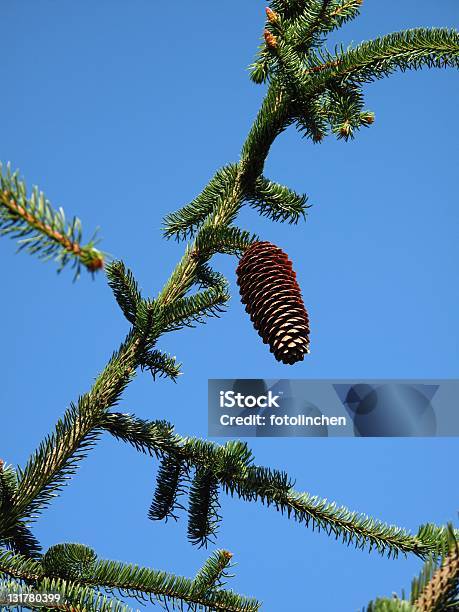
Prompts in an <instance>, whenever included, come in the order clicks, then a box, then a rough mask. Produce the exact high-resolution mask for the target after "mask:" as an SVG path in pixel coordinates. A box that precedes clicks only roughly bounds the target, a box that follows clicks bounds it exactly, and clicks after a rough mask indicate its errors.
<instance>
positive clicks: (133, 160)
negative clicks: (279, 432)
mask: <svg viewBox="0 0 459 612" xmlns="http://www.w3.org/2000/svg"><path fill="white" fill-rule="evenodd" d="M263 22H264V4H263V3H262V2H259V1H255V0H254V1H253V2H247V1H246V0H245V1H243V0H232V1H231V2H210V1H208V0H203V1H201V2H195V3H188V2H187V3H185V2H183V1H182V2H180V1H178V2H170V3H156V2H147V1H146V0H136V1H135V2H121V1H119V0H110V2H108V1H101V2H92V1H89V0H81V1H80V2H70V1H69V0H65V1H61V2H55V1H51V0H41V1H40V2H27V1H25V0H15V1H13V0H4V2H3V3H2V49H3V61H2V96H1V103H0V108H1V112H2V130H1V137H0V159H2V160H3V161H7V160H10V161H11V163H12V165H13V167H18V168H20V170H21V173H22V174H23V175H24V177H25V178H26V180H27V181H28V183H29V184H30V185H32V184H38V185H39V187H40V188H41V189H43V190H44V191H45V193H46V194H47V196H48V197H49V199H50V200H51V201H52V202H53V203H54V204H55V205H56V206H60V205H62V206H63V207H64V208H65V210H66V213H67V215H68V216H71V215H73V214H77V215H78V216H79V217H80V218H81V219H82V221H83V227H84V228H86V235H87V236H88V237H89V235H90V233H91V232H92V230H93V228H94V227H96V226H100V227H101V236H102V237H103V239H104V240H103V243H102V247H103V248H104V249H105V250H107V251H109V252H110V253H112V254H113V255H114V256H116V257H118V258H122V259H123V260H124V261H125V262H126V264H127V265H128V266H129V267H131V268H132V270H133V271H134V273H135V275H136V277H137V278H138V280H139V282H140V284H141V285H142V287H143V289H144V292H145V293H146V294H147V295H150V296H153V295H155V293H156V292H157V291H158V290H159V289H160V288H161V287H162V284H163V283H164V281H165V280H166V279H167V277H168V275H169V274H170V272H171V270H172V269H173V267H174V265H175V263H176V262H177V260H178V258H179V256H180V255H181V253H182V250H183V245H177V244H175V243H172V242H170V243H168V242H166V241H165V240H163V239H162V237H161V232H160V227H161V220H162V218H163V216H164V215H165V214H166V213H167V212H169V211H171V210H175V209H177V208H178V207H180V206H181V205H183V204H184V203H186V202H187V201H189V200H190V199H191V198H192V197H194V195H195V194H196V193H197V192H198V191H199V190H200V189H201V188H202V187H203V186H204V185H205V183H206V182H207V180H208V179H209V178H210V176H211V175H212V174H213V172H214V171H215V170H216V169H217V168H218V167H220V166H221V165H223V164H225V163H227V162H230V161H235V160H237V158H238V154H239V150H240V146H241V144H242V142H243V140H244V138H245V135H246V133H247V131H248V129H249V126H250V124H251V122H252V120H253V118H254V116H255V113H256V111H257V109H258V107H259V104H260V101H261V99H262V96H263V88H262V87H258V86H255V85H253V84H252V83H251V82H250V81H249V79H248V76H247V72H246V66H247V65H248V64H249V63H250V62H251V61H252V58H253V56H254V53H255V50H256V47H257V45H258V42H259V37H260V34H261V31H262V27H263ZM458 25H459V7H458V5H457V0H442V1H441V2H428V1H426V0H405V1H404V2H397V1H396V0H387V1H386V2H369V1H368V2H366V3H365V4H364V7H363V10H362V16H361V18H360V19H359V20H358V21H355V22H352V23H350V24H348V25H346V26H345V27H344V28H343V30H342V31H341V32H340V33H339V36H334V37H333V41H332V42H333V44H334V43H335V42H338V41H343V42H344V43H345V44H347V43H349V42H352V41H353V42H360V41H361V40H363V39H366V38H370V37H374V36H377V35H380V34H384V33H387V32H392V31H395V30H399V29H402V28H406V27H415V26H447V27H457V26H458ZM366 92H367V96H366V99H367V106H368V108H369V109H371V110H374V111H375V112H376V123H375V125H374V126H373V127H372V128H371V129H368V130H364V131H363V132H361V133H360V135H359V136H358V138H357V139H356V141H354V142H352V143H348V144H346V143H343V142H336V141H334V140H332V139H328V140H327V141H326V142H325V143H324V144H322V145H320V146H313V145H312V144H311V143H310V142H309V141H305V140H302V139H301V138H300V137H299V135H298V134H297V133H296V131H295V130H294V129H291V130H289V131H287V132H286V133H285V134H283V135H282V136H281V137H280V138H279V140H278V141H277V142H276V143H275V146H274V147H273V150H272V153H271V155H270V157H269V160H268V163H267V168H266V174H267V175H268V176H269V177H270V178H272V179H274V180H278V181H281V182H283V183H286V184H288V185H289V186H291V187H292V188H294V189H296V190H297V191H299V192H302V191H304V192H306V193H308V194H309V196H310V203H312V204H313V208H312V209H311V210H310V214H309V217H308V219H307V222H306V223H304V224H302V225H299V226H297V227H291V226H289V225H279V224H274V223H271V222H269V221H266V220H262V219H261V218H260V217H259V216H258V215H257V214H256V213H255V212H254V211H252V210H250V209H248V210H244V211H243V213H242V214H241V216H240V218H239V220H238V223H239V224H240V225H242V226H243V227H245V228H246V229H249V230H252V231H256V232H258V233H259V234H260V235H261V236H262V237H263V238H264V239H267V240H271V241H274V242H276V243H277V244H279V245H280V246H282V247H283V248H284V249H285V250H286V251H287V252H288V253H289V255H290V256H291V258H292V259H293V261H294V266H295V269H296V271H297V273H298V279H299V282H300V283H301V286H302V288H303V294H304V298H305V302H306V305H307V307H308V309H309V312H310V317H311V325H312V345H311V348H312V353H311V355H310V356H309V357H308V358H307V359H306V360H305V361H304V362H303V363H300V364H298V365H296V366H294V367H289V366H283V365H282V364H279V363H277V362H275V361H274V360H273V358H272V356H271V355H270V353H269V352H268V351H267V349H266V346H265V345H263V344H262V343H261V342H260V341H259V337H258V336H257V334H256V333H255V332H254V330H253V328H252V327H251V324H250V321H249V320H248V317H247V316H246V315H245V313H244V311H243V308H242V306H241V304H240V302H239V299H238V296H237V292H236V287H235V282H234V281H235V274H234V269H235V265H236V262H235V260H234V259H231V258H229V257H222V256H221V257H218V258H216V261H215V264H216V266H217V267H218V268H219V269H220V270H221V271H223V272H224V273H225V274H226V275H227V276H228V277H229V279H230V281H231V285H232V292H233V296H234V299H233V300H232V301H231V305H230V308H229V311H228V313H227V314H225V315H224V316H223V317H222V319H220V320H212V321H210V322H209V323H208V324H207V325H206V326H202V327H200V328H198V329H194V330H186V331H184V332H180V333H176V334H171V335H169V336H166V337H164V338H163V339H162V341H161V348H163V349H164V350H166V351H168V352H171V353H172V354H176V355H177V357H178V359H179V360H180V361H182V362H183V363H184V375H183V376H182V377H181V379H180V382H179V384H177V385H174V384H173V383H171V382H168V381H160V382H156V383H153V382H152V380H151V379H150V377H149V376H148V375H147V374H143V375H139V376H138V378H137V379H136V380H135V382H134V383H133V384H132V385H131V387H130V388H129V389H128V391H127V393H125V395H124V397H123V400H122V402H121V404H120V407H119V408H120V410H122V411H125V412H136V413H137V414H138V415H139V416H141V417H144V418H152V419H156V418H165V419H168V420H170V421H172V422H173V423H174V424H175V425H176V427H177V431H178V432H180V433H182V434H190V435H198V436H205V435H206V428H207V407H206V388H207V379H208V378H212V377H213V378H220V377H227V378H239V377H246V378H282V377H295V378H309V377H311V378H318V377H324V378H330V377H336V378H346V377H349V378H352V377H357V378H362V377H372V378H379V377H401V378H405V377H406V378H416V377H419V378H422V377H428V378H441V377H444V378H448V377H458V374H459V371H458V365H459V350H458V347H459V343H458V337H459V315H458V313H459V288H458V282H457V261H458V258H459V252H458V251H459V247H458V245H459V240H458V238H459V229H458V228H459V209H458V206H457V167H458V161H459V160H458V139H459V124H458V122H457V120H456V118H457V100H458V96H459V73H458V72H457V71H452V70H449V71H447V70H435V71H427V70H425V71H422V72H418V73H406V74H397V75H395V76H393V77H391V78H390V79H388V80H384V81H379V82H377V83H375V84H372V85H369V86H367V87H366ZM0 257H1V259H2V264H3V265H2V300H1V311H2V347H3V350H2V351H1V356H0V360H1V372H2V384H1V386H0V401H1V450H0V456H1V457H2V458H3V459H4V460H6V461H7V462H9V463H13V464H20V465H23V464H24V463H25V461H26V459H27V457H28V456H29V454H30V453H31V452H32V451H33V450H34V449H35V448H36V446H37V445H38V444H39V442H40V440H41V439H42V438H43V437H44V436H45V435H46V433H47V432H48V431H49V430H50V429H51V428H52V426H53V425H54V423H55V421H56V420H57V418H58V417H59V416H61V415H62V414H63V412H64V410H65V408H66V407H67V406H68V405H69V402H70V401H72V400H76V399H77V398H78V395H79V394H81V393H82V392H84V391H86V390H87V389H88V388H89V387H90V385H91V383H92V381H93V380H94V377H95V376H96V374H97V373H98V372H100V370H101V369H102V368H103V366H104V364H105V362H106V361H107V359H108V357H109V356H110V354H111V352H112V351H113V349H114V348H115V347H117V346H118V345H119V343H120V342H121V340H122V339H123V337H124V335H125V334H126V332H127V330H128V326H127V323H126V322H125V321H124V320H123V317H122V315H121V313H120V311H119V309H118V307H117V305H116V303H115V301H114V299H113V297H112V295H111V291H110V290H109V288H108V287H107V285H106V283H105V281H104V277H103V276H102V275H99V276H98V277H97V279H96V280H95V281H92V280H91V278H90V277H89V276H88V275H83V277H82V278H81V280H80V281H79V282H78V283H76V284H72V274H71V271H70V270H68V271H65V272H64V273H63V274H62V275H61V276H57V275H56V272H55V266H54V265H53V264H49V263H48V264H43V263H40V262H39V261H37V260H36V259H33V258H31V257H29V256H27V255H25V254H21V255H15V246H14V243H13V242H12V241H10V240H7V239H2V240H0ZM250 444H251V446H252V447H253V449H254V451H255V455H256V460H257V462H258V463H259V464H262V465H270V466H273V467H277V468H282V469H286V470H288V472H289V473H290V474H291V475H292V476H294V477H295V478H296V479H297V482H296V486H297V488H299V489H302V490H307V491H310V492H312V493H314V494H317V495H319V496H323V497H327V498H328V499H334V500H336V501H337V502H339V503H340V504H345V505H347V506H348V507H350V508H352V509H356V510H359V511H362V512H366V513H368V514H370V515H373V516H376V517H378V518H380V519H383V520H385V521H388V522H390V523H394V524H398V525H401V526H404V527H407V528H409V529H412V530H416V529H417V527H418V526H419V524H421V523H424V522H427V521H433V522H437V523H445V522H447V521H450V520H455V519H456V517H457V511H458V509H459V490H458V488H457V486H451V479H452V478H453V475H452V473H453V470H455V469H456V466H457V456H458V450H459V440H457V439H450V440H447V439H438V440H437V439H417V440H416V439H415V440H412V439H410V440H404V439H398V440H397V439H396V440H392V439H388V440H383V439H343V440H339V439H333V438H330V439H310V438H305V439H273V438H267V439H258V440H251V441H250ZM155 471H156V464H155V462H154V461H152V460H151V459H148V458H146V457H145V456H143V455H140V454H137V453H136V452H135V451H134V450H133V449H131V448H130V447H127V446H123V445H122V444H120V443H118V442H116V441H114V440H112V439H110V438H109V437H108V436H105V437H104V438H103V440H102V442H101V443H100V444H99V445H98V447H97V449H96V450H94V451H92V452H91V454H90V456H89V458H88V459H87V460H86V461H85V462H84V463H83V464H82V465H81V469H80V470H79V472H78V474H77V476H76V477H75V479H74V480H73V482H72V485H71V486H70V487H68V488H67V489H66V490H65V491H64V493H63V495H62V496H61V497H60V498H59V499H57V500H56V501H55V503H53V505H52V506H51V507H50V509H49V510H48V511H47V512H46V513H45V514H44V515H43V518H41V519H40V520H39V521H38V522H37V524H36V527H35V533H36V534H37V535H38V536H39V538H40V539H41V541H42V542H43V544H44V546H45V547H47V546H49V545H51V544H54V543H57V542H65V541H79V542H83V543H86V544H88V545H90V546H92V547H94V548H95V549H96V551H97V552H98V553H99V555H100V556H102V557H106V558H113V559H120V560H124V561H132V562H137V563H140V564H145V565H150V566H152V567H155V568H160V569H164V570H167V571H173V572H175V573H180V574H184V575H187V576H191V575H193V574H194V573H195V572H196V570H197V569H198V567H199V566H200V564H201V563H202V562H203V560H204V558H205V557H206V556H207V554H208V553H206V551H202V550H196V549H195V548H193V547H192V546H191V544H189V543H188V542H187V540H186V517H185V516H184V517H183V519H182V520H181V521H180V522H179V523H178V524H175V523H172V522H169V523H168V524H167V525H164V524H161V523H152V522H151V521H149V520H148V519H147V509H148V506H149V504H150V500H151V495H152V491H153V487H154V476H155ZM222 506H223V514H224V522H223V526H222V529H221V532H220V537H219V540H218V542H217V546H218V547H223V548H227V549H229V550H231V551H232V552H233V553H234V554H235V560H236V561H237V562H238V566H237V569H236V571H237V577H236V578H235V579H234V580H233V581H232V583H231V587H232V588H234V589H236V590H237V591H239V592H241V593H246V594H253V595H255V596H257V597H258V598H260V599H261V600H263V601H264V603H265V605H264V608H263V609H264V610H266V611H268V612H281V611H283V610H290V609H295V610H301V611H303V610H314V611H318V612H332V611H333V612H336V611H337V610H343V611H344V610H348V611H350V612H355V611H356V610H358V609H360V608H361V607H362V606H363V605H364V604H366V603H367V601H368V600H369V599H371V598H373V597H375V596H377V595H390V594H391V593H392V592H393V591H400V589H401V588H402V587H406V588H408V587H409V583H410V580H411V577H412V575H413V574H414V573H415V572H416V571H417V570H418V569H419V567H420V563H419V561H417V560H416V559H403V558H401V559H400V560H398V561H388V560H386V559H384V558H379V557H378V556H376V555H374V554H372V555H371V556H369V555H368V553H366V552H359V551H355V550H353V549H347V548H346V547H345V546H343V545H342V544H341V543H339V542H335V541H334V540H332V539H328V538H327V537H326V536H323V535H320V534H316V533H313V532H312V531H310V530H308V529H306V528H305V527H304V526H299V525H297V524H295V523H293V522H289V521H288V520H287V519H286V518H284V517H282V516H280V515H278V514H276V512H275V511H274V510H267V509H266V508H264V507H262V506H260V505H257V504H248V503H245V502H242V501H239V500H232V499H228V498H225V497H223V498H222Z"/></svg>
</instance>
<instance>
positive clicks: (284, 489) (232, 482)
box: [103, 413, 447, 558]
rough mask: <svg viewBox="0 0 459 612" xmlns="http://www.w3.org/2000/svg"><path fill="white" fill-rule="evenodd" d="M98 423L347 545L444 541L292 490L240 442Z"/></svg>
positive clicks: (119, 420)
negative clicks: (210, 439)
mask: <svg viewBox="0 0 459 612" xmlns="http://www.w3.org/2000/svg"><path fill="white" fill-rule="evenodd" d="M103 428H104V429H106V430H107V431H108V432H109V433H111V434H112V435H114V436H115V437H116V438H118V439H120V440H122V441H124V442H128V443H130V444H132V445H133V446H134V447H135V448H136V449H137V450H139V451H141V452H144V453H147V454H149V455H153V456H157V457H163V456H170V457H176V458H177V460H180V461H185V462H187V463H188V464H189V466H190V467H194V468H199V469H201V470H207V471H211V472H212V473H213V474H214V476H215V477H216V479H217V480H218V482H219V483H220V485H221V487H222V488H223V489H224V490H225V491H226V492H227V493H230V494H231V495H234V494H236V495H237V496H238V497H240V498H241V499H244V500H246V501H261V502H262V503H264V504H266V505H267V506H274V507H275V508H276V509H277V510H278V511H280V512H281V513H282V514H283V513H286V514H287V516H288V517H289V518H293V519H294V520H296V521H298V522H300V523H304V524H305V525H306V526H312V527H313V529H323V530H324V531H325V532H326V533H327V534H329V535H334V536H335V537H336V539H341V540H342V541H343V542H344V543H346V544H348V545H349V544H353V545H354V546H355V547H357V548H361V549H365V548H367V549H369V550H372V549H376V550H377V551H378V552H379V553H380V554H387V555H388V556H393V557H395V556H397V555H398V554H399V553H403V554H409V553H412V554H415V555H417V556H418V557H420V558H425V557H427V556H429V555H431V554H439V552H440V551H441V550H442V547H444V546H446V536H447V532H446V531H445V530H443V529H440V528H438V529H435V528H434V527H432V526H426V527H423V528H420V530H419V532H418V534H417V535H412V534H410V533H409V532H408V531H406V530H404V529H402V528H399V527H396V526H393V525H387V524H385V523H383V522H381V521H378V520H375V519H372V518H370V517H368V516H366V515H363V514H359V513H357V512H352V511H350V510H348V509H347V508H345V507H339V506H337V505H336V504H334V503H330V502H327V501H326V500H323V499H320V498H318V497H316V496H312V495H310V494H308V493H300V492H297V491H295V490H294V489H293V487H292V484H291V482H290V480H289V479H288V477H287V476H286V475H285V474H283V473H281V472H278V471H276V470H270V469H268V468H263V467H259V466H256V465H254V464H253V457H252V454H251V451H250V450H249V449H248V448H247V445H246V444H245V443H242V442H240V443H235V442H231V443H228V444H226V445H224V446H221V445H219V444H215V443H212V442H204V441H202V440H199V439H196V438H187V437H181V436H179V435H177V434H174V432H173V427H172V426H171V425H169V426H167V424H165V423H164V421H145V420H142V419H138V418H136V417H134V416H132V415H129V414H120V413H110V414H108V415H106V417H105V420H104V423H103Z"/></svg>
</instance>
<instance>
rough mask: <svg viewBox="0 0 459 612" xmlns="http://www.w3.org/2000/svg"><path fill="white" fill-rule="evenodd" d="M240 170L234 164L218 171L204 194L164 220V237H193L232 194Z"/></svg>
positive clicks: (179, 238) (181, 238)
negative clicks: (217, 207)
mask: <svg viewBox="0 0 459 612" xmlns="http://www.w3.org/2000/svg"><path fill="white" fill-rule="evenodd" d="M237 172H238V168H237V166H236V165H234V164H230V165H228V166H225V167H223V168H221V169H220V170H218V171H217V173H216V174H215V176H214V177H213V178H212V179H211V180H210V182H209V183H208V184H207V186H206V187H205V188H204V190H203V191H202V193H201V194H200V195H198V196H197V197H196V198H195V199H194V200H193V201H192V202H190V203H189V204H187V205H186V206H184V207H183V208H181V209H180V210H178V211H176V212H173V213H169V214H168V215H167V216H166V217H165V219H164V226H165V227H164V236H165V237H166V238H171V237H173V236H174V237H175V238H177V240H183V239H185V238H189V237H191V236H193V234H194V233H195V231H196V229H197V228H198V227H199V226H200V225H201V224H202V223H203V222H204V221H205V220H206V218H207V217H209V215H211V214H212V212H213V211H214V209H215V208H216V206H217V205H218V203H219V202H221V201H222V200H225V199H226V198H227V197H228V195H229V193H230V192H231V190H232V188H233V186H234V182H235V180H236V177H237Z"/></svg>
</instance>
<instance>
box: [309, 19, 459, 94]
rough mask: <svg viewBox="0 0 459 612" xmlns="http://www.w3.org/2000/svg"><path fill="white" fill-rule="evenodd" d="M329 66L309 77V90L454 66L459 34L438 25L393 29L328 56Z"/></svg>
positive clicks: (457, 63)
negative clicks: (399, 72) (310, 79)
mask: <svg viewBox="0 0 459 612" xmlns="http://www.w3.org/2000/svg"><path fill="white" fill-rule="evenodd" d="M328 63H329V66H327V67H324V68H323V70H321V71H320V72H316V74H314V75H313V76H312V83H311V89H310V93H311V94H314V92H319V91H321V90H323V89H324V88H325V89H326V88H328V87H329V86H330V85H331V84H332V83H337V82H338V83H339V82H343V81H346V82H351V83H369V82H371V81H373V80H375V79H380V78H384V77H386V76H388V75H390V74H391V73H392V72H394V71H395V70H397V69H399V70H402V71H405V70H417V69H419V68H423V67H427V68H446V67H448V66H449V67H451V68H458V67H459V33H458V32H457V31H456V30H447V29H442V28H431V29H427V28H418V29H413V30H406V31H403V32H395V33H394V34H388V35H387V36H383V37H381V38H376V39H375V40H370V41H366V42H363V43H362V44H360V45H358V46H357V47H355V48H354V49H352V48H350V49H348V50H347V51H342V52H341V53H339V54H338V55H336V56H329V58H328Z"/></svg>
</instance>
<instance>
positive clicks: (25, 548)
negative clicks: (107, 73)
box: [0, 460, 41, 559]
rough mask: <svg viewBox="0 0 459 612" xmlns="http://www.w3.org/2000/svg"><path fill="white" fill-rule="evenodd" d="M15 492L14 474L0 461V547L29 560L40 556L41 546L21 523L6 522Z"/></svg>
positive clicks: (15, 478)
mask: <svg viewBox="0 0 459 612" xmlns="http://www.w3.org/2000/svg"><path fill="white" fill-rule="evenodd" d="M16 490H17V476H16V472H15V471H14V470H13V468H12V467H11V466H5V465H4V463H3V461H1V460H0V545H3V546H6V547H7V548H10V549H11V550H13V551H14V552H17V553H20V554H22V555H25V556H26V557H29V558H31V559H36V558H38V557H39V556H40V553H41V546H40V543H39V542H38V540H37V539H36V538H35V536H34V535H33V534H32V532H31V531H30V529H29V528H28V526H27V524H25V523H24V522H23V521H20V520H19V521H12V522H10V521H7V520H5V517H7V516H8V514H9V512H10V510H11V504H12V498H13V495H14V494H15V492H16Z"/></svg>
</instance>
